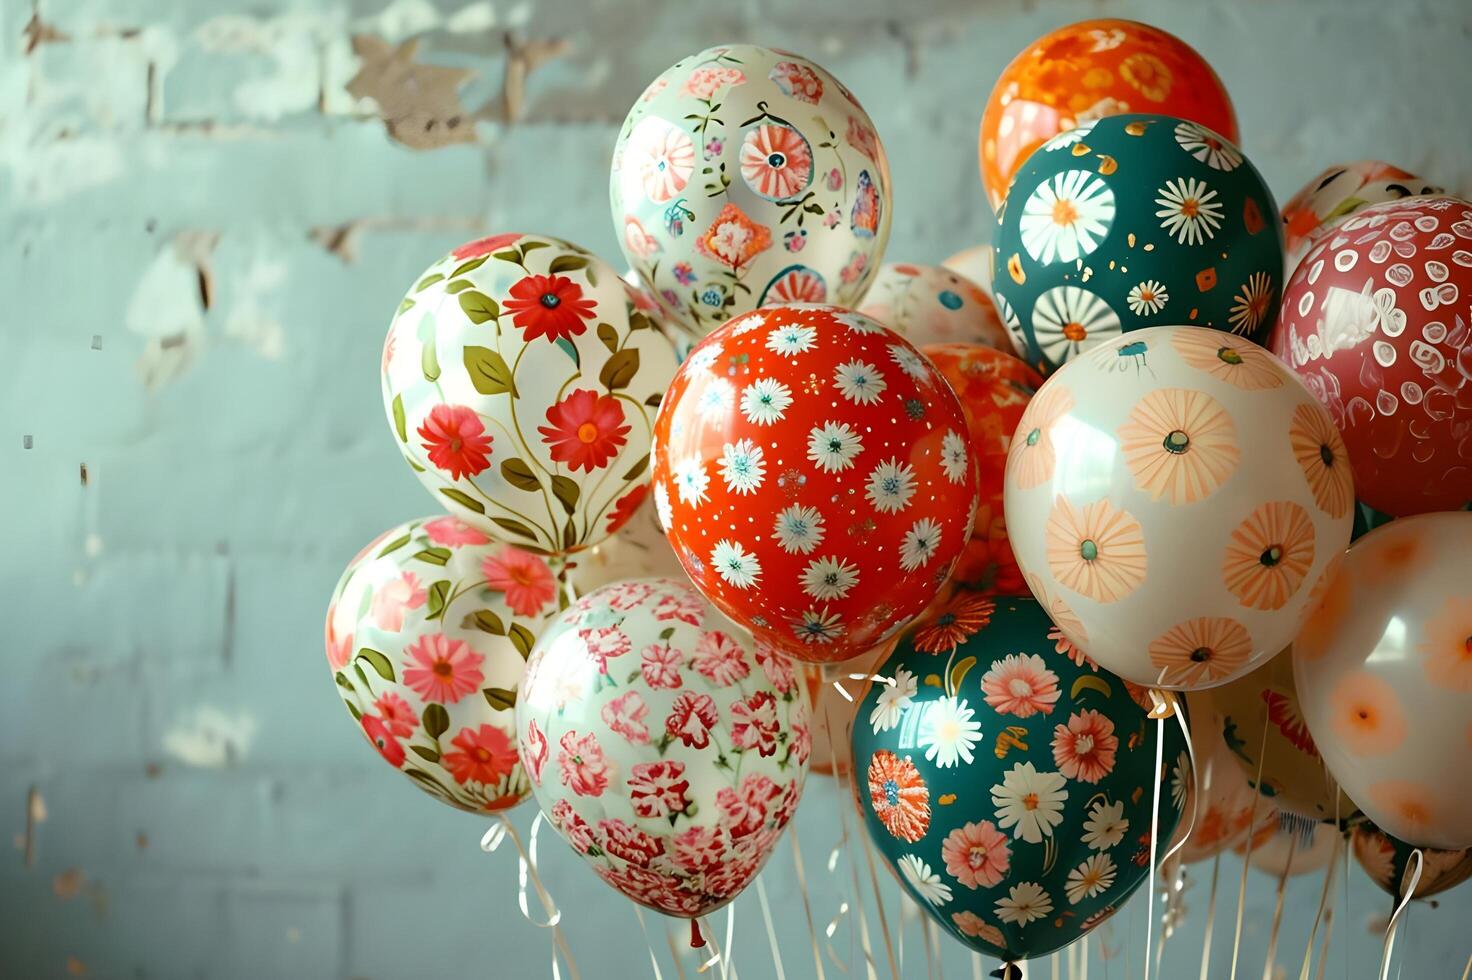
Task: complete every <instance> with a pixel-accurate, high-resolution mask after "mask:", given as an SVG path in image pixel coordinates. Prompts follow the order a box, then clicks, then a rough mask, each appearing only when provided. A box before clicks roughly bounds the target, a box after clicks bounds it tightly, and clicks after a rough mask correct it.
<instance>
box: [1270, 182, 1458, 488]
mask: <svg viewBox="0 0 1472 980" xmlns="http://www.w3.org/2000/svg"><path fill="white" fill-rule="evenodd" d="M1469 339H1472V202H1468V201H1465V200H1462V199H1460V198H1455V197H1416V198H1408V199H1406V200H1403V201H1394V202H1391V203H1387V204H1381V205H1378V206H1376V207H1373V208H1366V209H1365V210H1364V211H1361V212H1360V213H1358V214H1356V215H1354V216H1353V217H1351V218H1349V219H1348V220H1346V221H1345V222H1344V223H1343V224H1341V225H1339V227H1338V228H1336V229H1335V232H1334V234H1333V235H1331V236H1329V237H1328V238H1326V239H1325V240H1324V241H1322V242H1320V243H1319V244H1318V245H1317V246H1316V247H1315V248H1314V249H1313V251H1311V252H1309V253H1308V255H1307V256H1305V257H1304V259H1303V261H1302V262H1301V263H1299V265H1298V269H1297V271H1295V272H1294V274H1293V278H1292V279H1291V280H1290V281H1289V283H1288V286H1287V288H1286V289H1285V290H1284V293H1283V312H1282V316H1281V317H1280V318H1279V320H1278V325H1277V327H1276V328H1275V329H1274V331H1273V335H1272V338H1271V340H1270V346H1271V347H1272V349H1273V352H1274V353H1276V354H1277V355H1278V356H1279V357H1281V358H1282V359H1283V360H1284V361H1286V362H1287V363H1288V364H1289V366H1290V367H1292V368H1293V370H1294V371H1296V372H1297V373H1298V375H1299V376H1300V377H1301V378H1302V379H1303V380H1304V382H1305V383H1306V384H1307V385H1308V387H1309V389H1310V390H1311V391H1313V393H1314V394H1315V395H1316V396H1317V397H1318V399H1319V400H1320V401H1321V402H1323V403H1324V406H1325V407H1326V408H1327V409H1328V410H1329V413H1330V415H1331V416H1333V418H1334V422H1335V424H1336V425H1337V426H1338V427H1339V431H1340V432H1341V433H1343V435H1344V442H1345V445H1346V446H1347V447H1348V449H1349V459H1350V465H1351V466H1352V467H1353V470H1354V486H1355V490H1356V491H1357V493H1358V495H1359V498H1360V500H1362V501H1363V502H1364V503H1366V504H1369V505H1370V506H1371V507H1374V508H1375V509H1376V510H1380V511H1384V512H1385V513H1387V514H1391V515H1394V516H1397V517H1400V516H1405V515H1408V514H1420V513H1426V512H1428V511H1440V510H1453V509H1456V508H1458V507H1461V506H1462V505H1463V504H1465V503H1466V502H1467V501H1468V500H1469V499H1472V342H1469Z"/></svg>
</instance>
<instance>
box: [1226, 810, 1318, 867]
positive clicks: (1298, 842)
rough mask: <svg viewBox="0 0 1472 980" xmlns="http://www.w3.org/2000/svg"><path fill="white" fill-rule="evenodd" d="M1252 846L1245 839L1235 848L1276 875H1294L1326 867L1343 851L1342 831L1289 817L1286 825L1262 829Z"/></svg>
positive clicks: (1252, 862)
mask: <svg viewBox="0 0 1472 980" xmlns="http://www.w3.org/2000/svg"><path fill="white" fill-rule="evenodd" d="M1254 838H1255V839H1254V840H1253V841H1252V847H1251V849H1250V850H1249V849H1248V846H1247V842H1246V841H1243V842H1241V843H1239V844H1238V845H1237V846H1236V847H1234V848H1232V850H1233V851H1235V852H1236V853H1237V854H1240V855H1242V856H1243V857H1244V858H1246V859H1247V863H1248V864H1250V865H1252V866H1253V867H1254V868H1256V869H1257V870H1259V871H1262V872H1264V873H1266V874H1269V875H1272V876H1273V877H1274V878H1293V877H1296V876H1298V875H1306V874H1313V873H1314V872H1315V871H1323V870H1324V869H1325V868H1327V867H1328V866H1329V865H1330V863H1332V862H1333V861H1334V859H1335V856H1336V855H1338V854H1339V853H1341V852H1340V851H1339V842H1340V841H1341V840H1342V839H1343V835H1342V834H1341V832H1340V831H1338V830H1336V829H1335V828H1333V827H1330V826H1328V825H1326V824H1301V823H1298V822H1296V821H1289V822H1288V824H1287V825H1286V827H1278V828H1272V829H1271V832H1263V831H1260V832H1259V833H1258V834H1256V835H1254Z"/></svg>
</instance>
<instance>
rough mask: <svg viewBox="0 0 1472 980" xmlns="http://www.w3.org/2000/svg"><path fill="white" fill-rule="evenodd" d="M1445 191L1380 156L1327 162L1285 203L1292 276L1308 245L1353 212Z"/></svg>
mask: <svg viewBox="0 0 1472 980" xmlns="http://www.w3.org/2000/svg"><path fill="white" fill-rule="evenodd" d="M1444 190H1445V189H1444V188H1441V187H1437V186H1435V185H1433V184H1428V183H1426V181H1424V180H1422V179H1421V178H1420V177H1417V176H1416V175H1415V174H1413V173H1409V172H1407V171H1405V170H1402V169H1401V168H1399V167H1397V166H1395V165H1394V164H1389V163H1385V162H1384V161H1382V160H1356V161H1354V162H1353V163H1340V164H1335V165H1334V166H1332V167H1329V168H1328V169H1326V170H1325V171H1324V172H1323V173H1321V174H1319V175H1318V176H1317V177H1315V178H1314V179H1313V180H1311V181H1309V182H1308V183H1307V184H1304V185H1303V187H1301V188H1299V191H1298V193H1297V194H1294V195H1293V196H1292V197H1291V198H1289V199H1288V203H1287V204H1285V205H1283V230H1284V232H1285V233H1286V234H1285V239H1286V240H1285V242H1284V258H1285V260H1286V262H1285V266H1284V268H1285V271H1286V272H1287V273H1288V275H1290V276H1291V275H1292V274H1293V270H1294V269H1296V268H1298V263H1299V262H1300V261H1301V260H1302V259H1303V257H1304V256H1305V255H1307V254H1308V253H1309V250H1310V249H1312V248H1313V247H1314V246H1315V245H1317V244H1318V243H1319V242H1321V241H1323V240H1324V238H1325V237H1326V236H1327V235H1329V234H1330V233H1331V232H1332V231H1333V230H1334V227H1335V226H1336V225H1337V224H1339V222H1340V221H1342V220H1344V219H1345V218H1347V217H1349V216H1350V215H1352V214H1354V213H1355V212H1357V211H1360V210H1362V209H1364V208H1367V207H1370V206H1371V205H1373V204H1383V203H1385V202H1386V201H1398V200H1400V199H1401V198H1403V197H1414V196H1418V195H1421V194H1441V193H1444Z"/></svg>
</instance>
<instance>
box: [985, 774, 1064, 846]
mask: <svg viewBox="0 0 1472 980" xmlns="http://www.w3.org/2000/svg"><path fill="white" fill-rule="evenodd" d="M1063 782H1064V780H1063V775H1062V774H1061V773H1056V772H1038V771H1037V769H1035V768H1034V767H1033V764H1032V763H1031V762H1019V763H1017V764H1016V765H1014V766H1013V767H1012V768H1011V769H1010V770H1008V772H1007V775H1005V776H1003V777H1002V781H1001V782H1000V783H998V784H997V785H995V786H993V787H992V805H993V806H995V807H996V808H997V826H998V827H1000V828H1002V829H1003V830H1006V829H1007V828H1008V827H1011V828H1013V830H1012V836H1013V837H1021V838H1022V839H1023V840H1025V841H1027V842H1028V843H1029V844H1037V843H1041V841H1042V839H1043V838H1044V837H1052V836H1053V828H1054V827H1056V826H1058V825H1059V824H1060V823H1062V822H1063V803H1064V801H1065V800H1067V799H1068V790H1067V789H1066V788H1064V785H1063Z"/></svg>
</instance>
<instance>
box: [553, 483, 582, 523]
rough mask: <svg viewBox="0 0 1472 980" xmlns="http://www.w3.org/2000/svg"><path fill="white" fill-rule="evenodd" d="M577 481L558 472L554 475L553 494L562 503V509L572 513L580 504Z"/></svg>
mask: <svg viewBox="0 0 1472 980" xmlns="http://www.w3.org/2000/svg"><path fill="white" fill-rule="evenodd" d="M579 493H580V491H579V489H578V485H577V481H575V480H572V479H570V478H569V477H565V476H563V475H562V474H561V473H558V474H557V475H556V476H554V477H552V495H553V496H554V497H556V498H557V500H558V502H559V503H561V504H562V509H563V510H565V511H567V512H568V513H569V514H571V513H572V512H573V511H574V510H575V509H576V508H577V505H578V495H579Z"/></svg>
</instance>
